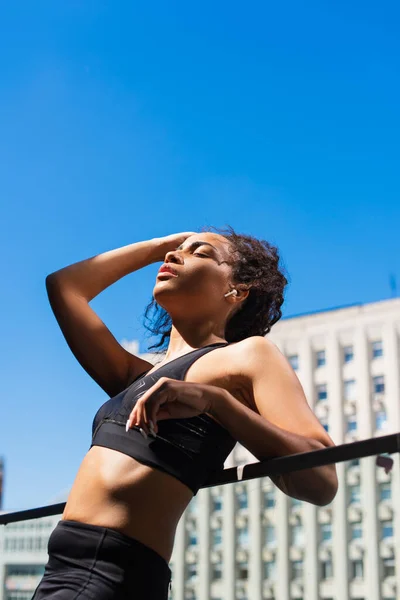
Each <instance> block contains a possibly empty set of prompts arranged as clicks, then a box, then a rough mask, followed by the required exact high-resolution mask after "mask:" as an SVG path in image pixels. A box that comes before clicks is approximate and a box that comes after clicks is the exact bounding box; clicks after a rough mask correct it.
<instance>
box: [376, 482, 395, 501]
mask: <svg viewBox="0 0 400 600" xmlns="http://www.w3.org/2000/svg"><path fill="white" fill-rule="evenodd" d="M379 497H380V500H390V499H391V498H392V488H391V485H390V483H388V482H385V483H381V484H379Z"/></svg>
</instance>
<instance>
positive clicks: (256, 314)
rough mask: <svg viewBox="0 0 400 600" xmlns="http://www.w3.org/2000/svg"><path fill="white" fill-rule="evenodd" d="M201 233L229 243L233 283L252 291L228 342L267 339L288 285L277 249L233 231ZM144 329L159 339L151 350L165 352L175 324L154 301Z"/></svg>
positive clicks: (231, 322)
mask: <svg viewBox="0 0 400 600" xmlns="http://www.w3.org/2000/svg"><path fill="white" fill-rule="evenodd" d="M202 231H213V232H215V233H218V234H219V235H222V236H224V237H225V238H226V239H227V240H228V241H229V243H230V253H231V256H232V260H231V262H230V264H231V266H232V279H233V281H234V282H235V283H236V284H245V285H247V286H249V288H250V291H249V295H248V296H247V298H246V300H245V301H244V302H243V304H242V305H241V308H240V309H239V310H238V311H237V312H235V313H234V314H233V316H232V317H231V318H230V319H229V321H228V322H227V324H226V328H225V338H226V341H227V342H230V343H232V342H240V341H241V340H244V339H246V338H248V337H251V336H253V335H261V336H264V335H266V334H267V333H269V332H270V330H271V327H272V325H274V323H276V322H277V321H279V319H280V318H281V316H282V311H281V306H282V304H283V301H284V289H285V286H286V284H287V283H288V281H287V279H286V277H285V272H284V269H283V267H282V266H281V264H280V263H279V260H280V257H279V251H278V248H276V247H275V246H273V245H272V244H270V243H269V242H267V241H265V240H258V239H257V238H254V237H252V236H250V235H244V234H239V233H236V232H235V231H234V230H233V229H232V227H227V228H226V229H217V228H215V227H208V228H203V229H202ZM144 326H145V327H146V329H147V330H148V331H149V332H150V334H152V335H155V336H158V337H159V339H158V341H157V342H156V343H154V344H153V345H151V346H150V347H149V350H156V351H157V352H164V350H165V349H166V347H167V346H168V342H169V338H170V335H171V328H172V320H171V317H170V316H169V314H168V313H167V312H166V311H165V310H164V309H163V308H162V307H161V306H159V305H158V304H157V302H156V301H155V299H154V298H153V299H152V301H151V302H150V304H149V305H148V306H147V308H146V311H145V314H144Z"/></svg>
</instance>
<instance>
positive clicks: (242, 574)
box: [237, 560, 249, 579]
mask: <svg viewBox="0 0 400 600" xmlns="http://www.w3.org/2000/svg"><path fill="white" fill-rule="evenodd" d="M237 567H238V568H237V578H238V579H247V577H248V576H249V566H248V563H247V560H242V561H240V562H239V563H238V566H237Z"/></svg>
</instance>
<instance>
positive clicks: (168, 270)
mask: <svg viewBox="0 0 400 600" xmlns="http://www.w3.org/2000/svg"><path fill="white" fill-rule="evenodd" d="M160 275H170V276H171V277H178V273H177V272H176V271H175V269H173V268H172V267H166V266H165V265H163V266H162V267H161V268H160V270H159V271H158V275H157V277H159V276H160Z"/></svg>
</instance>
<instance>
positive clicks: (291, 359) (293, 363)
mask: <svg viewBox="0 0 400 600" xmlns="http://www.w3.org/2000/svg"><path fill="white" fill-rule="evenodd" d="M288 361H289V362H290V364H291V366H292V369H293V370H294V371H298V369H299V355H298V354H292V355H291V356H288Z"/></svg>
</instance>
